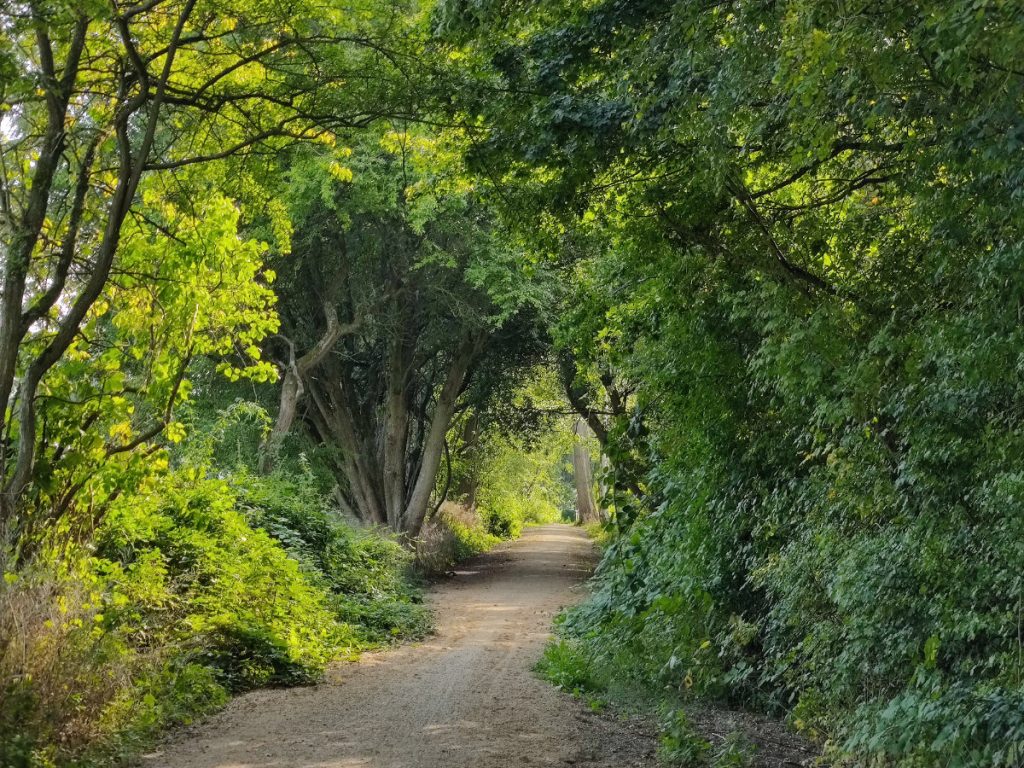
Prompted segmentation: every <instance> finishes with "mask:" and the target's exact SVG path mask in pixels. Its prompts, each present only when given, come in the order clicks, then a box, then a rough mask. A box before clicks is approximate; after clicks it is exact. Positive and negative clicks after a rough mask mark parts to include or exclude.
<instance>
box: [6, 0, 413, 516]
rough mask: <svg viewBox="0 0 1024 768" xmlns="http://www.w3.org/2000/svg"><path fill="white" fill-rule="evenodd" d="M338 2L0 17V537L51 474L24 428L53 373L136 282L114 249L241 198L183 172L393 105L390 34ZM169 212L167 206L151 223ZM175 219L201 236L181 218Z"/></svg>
mask: <svg viewBox="0 0 1024 768" xmlns="http://www.w3.org/2000/svg"><path fill="white" fill-rule="evenodd" d="M349 6H350V4H346V5H345V6H344V7H341V6H338V5H336V4H334V3H332V2H318V1H317V0H310V2H306V3H302V4H300V5H299V6H296V5H295V4H292V5H290V6H289V7H288V8H287V9H284V8H281V7H276V6H274V7H272V6H268V5H258V4H252V3H247V2H243V1H242V0H239V2H228V3H224V2H216V1H213V0H211V1H207V0H148V1H147V2H139V3H133V4H125V5H122V4H118V3H110V4H109V5H108V4H107V3H102V2H101V3H92V4H88V3H87V4H85V5H83V4H81V3H68V2H63V1H62V0H57V1H55V2H45V3H44V2H37V1H36V0H28V1H26V2H16V3H14V4H8V5H6V6H5V8H4V10H3V11H2V12H0V28H2V29H3V34H2V39H0V70H2V71H3V73H4V77H3V78H0V99H2V112H0V114H2V128H0V150H2V160H3V162H2V167H0V171H2V173H0V243H2V248H3V275H2V281H3V282H2V296H0V403H3V404H5V406H6V408H5V409H4V410H2V411H0V434H2V436H3V444H4V449H3V450H2V451H0V483H2V493H0V524H2V525H3V527H4V528H9V527H10V526H12V525H13V524H14V522H15V517H16V515H17V512H18V509H19V505H20V504H21V503H22V500H23V497H24V496H25V494H26V492H27V491H28V490H30V489H32V488H33V486H36V485H38V482H37V481H38V479H39V478H38V469H39V461H40V457H41V454H42V453H43V452H46V451H49V452H51V453H53V454H55V455H56V457H57V460H58V461H59V460H60V459H61V458H63V459H64V460H65V464H66V447H65V448H63V449H62V448H60V447H59V445H60V443H61V440H62V438H61V437H59V436H57V435H55V434H53V433H52V429H51V430H50V431H46V430H43V431H41V430H40V426H39V420H40V414H39V408H40V405H41V398H43V397H48V396H49V395H47V394H46V392H47V390H48V388H50V387H51V386H52V383H51V380H52V379H54V377H55V376H58V374H57V373H55V370H56V367H58V366H59V364H61V363H62V362H63V361H66V360H68V359H69V356H70V357H74V356H76V355H79V356H80V355H82V354H85V352H84V351H83V350H84V347H85V346H89V342H88V341H87V340H85V339H84V338H83V337H84V335H85V334H86V330H87V328H93V329H95V326H96V318H97V317H98V316H101V315H103V314H104V312H105V309H103V307H105V306H106V300H105V297H109V293H110V290H109V289H110V286H111V285H112V281H129V282H132V281H134V282H135V283H136V284H137V285H139V286H141V287H143V288H144V286H145V284H146V283H147V277H145V276H144V274H145V273H146V270H145V269H144V268H143V269H142V272H140V271H138V266H139V265H136V264H133V265H132V266H131V267H129V266H128V265H127V264H125V263H122V262H123V258H122V257H123V254H125V253H126V249H125V247H124V246H125V238H126V236H129V235H130V236H132V237H138V238H139V239H140V240H141V239H147V238H150V239H152V241H153V247H157V248H159V246H158V245H156V241H158V240H164V241H165V243H166V244H178V245H186V244H187V242H188V241H189V239H190V237H191V236H190V235H189V234H188V233H181V232H178V231H176V230H175V228H174V227H175V225H178V224H181V223H182V221H183V220H184V219H185V218H186V214H185V212H186V211H187V210H188V207H189V204H190V202H194V201H195V197H194V196H195V195H198V196H199V198H200V199H202V198H203V197H204V196H209V195H213V199H217V194H216V193H215V192H213V191H212V188H211V184H212V183H214V182H216V181H220V182H224V183H225V184H226V185H228V186H231V185H232V184H235V187H234V188H235V189H236V191H238V193H239V194H240V195H241V194H242V193H243V192H242V190H243V187H241V186H240V185H237V182H238V180H239V179H241V178H244V177H245V174H243V173H240V171H241V169H242V168H244V165H237V166H236V169H237V170H236V173H235V174H234V175H233V176H232V177H228V176H224V175H222V174H221V175H218V174H217V173H216V172H213V173H211V175H210V176H209V177H208V178H202V177H200V176H199V175H198V174H193V173H191V171H192V170H193V169H196V168H198V167H205V166H209V165H211V164H213V163H215V162H217V161H222V162H223V161H225V160H229V159H234V160H235V161H236V162H238V163H243V162H244V161H245V160H246V159H248V158H253V159H255V158H257V157H258V156H259V155H261V154H263V153H266V152H273V151H276V150H277V149H279V148H280V147H281V146H282V143H284V142H287V141H292V140H297V139H308V138H312V137H315V136H323V135H325V134H326V133H327V132H329V131H330V130H332V129H337V128H339V127H342V126H349V127H350V126H355V125H363V124H366V123H368V122H369V121H371V120H373V119H374V118H375V117H376V116H377V115H379V114H381V113H382V112H388V111H391V112H395V113H399V112H402V111H404V110H406V109H407V108H408V107H407V104H408V101H407V100H406V99H405V98H404V97H400V96H399V94H400V88H399V86H401V84H402V83H403V82H404V81H403V79H402V78H401V77H400V76H398V75H397V74H394V79H393V80H390V79H389V77H390V76H391V75H389V73H392V74H393V73H396V72H397V70H396V67H395V66H394V64H393V62H395V61H397V56H398V54H395V55H390V54H387V53H386V52H385V47H386V45H387V39H386V37H385V31H386V30H388V29H391V30H394V31H395V32H396V34H397V29H398V27H399V26H400V25H398V24H396V18H395V17H394V16H393V15H392V16H391V17H387V16H386V15H383V14H379V13H377V14H373V15H370V16H367V15H365V14H358V13H356V14H350V7H349ZM374 7H376V6H374ZM370 65H373V66H374V67H375V71H377V72H379V73H380V78H379V79H378V80H377V81H374V82H373V83H369V82H368V81H367V80H366V79H364V78H362V77H360V76H359V74H360V73H361V72H363V71H365V68H366V67H367V66H370ZM147 195H148V196H149V197H148V199H147ZM190 198H191V199H190ZM167 205H170V206H172V207H174V206H176V207H177V208H178V209H179V211H177V212H175V213H172V214H170V215H169V216H165V215H163V214H164V211H163V210H162V209H161V206H167ZM194 207H195V208H196V209H202V208H203V205H202V204H199V205H196V206H194ZM236 220H237V217H236ZM188 221H189V226H192V225H194V226H196V227H201V226H202V222H200V221H199V220H198V218H196V217H195V216H192V217H191V218H189V219H188ZM217 236H218V237H230V236H231V235H230V234H229V233H227V232H224V231H221V232H220V233H219V234H218V235H217ZM163 253H164V254H169V255H174V249H173V248H169V249H167V250H164V251H163ZM187 262H188V260H187V259H186V260H183V262H179V263H180V264H181V266H182V267H183V268H184V269H185V273H175V274H168V273H167V270H168V269H169V268H170V264H171V263H174V262H173V259H172V260H171V261H164V262H161V267H158V268H157V269H156V270H154V271H153V272H152V273H151V274H149V275H148V277H149V279H150V280H151V281H160V280H171V281H180V282H182V283H184V284H187V283H188V282H189V279H190V277H189V270H190V269H192V265H190V264H188V263H187ZM224 266H227V263H225V264H224ZM243 274H244V273H243ZM153 284H154V285H156V284H158V283H153ZM261 301H262V300H261ZM196 306H198V305H196ZM185 322H186V325H187V324H188V322H189V321H187V320H186V321H185ZM115 326H116V322H115ZM223 330H224V332H225V333H228V332H230V326H225V327H224V329H223ZM263 330H264V331H265V330H266V327H264V329H263ZM186 335H188V334H187V333H186ZM244 335H245V334H243V336H244ZM258 335H259V334H256V333H253V334H249V338H247V339H246V338H242V339H240V341H241V342H242V348H243V349H244V348H246V347H248V348H249V352H248V353H247V354H244V355H243V357H248V359H249V360H250V361H256V360H258V348H257V347H256V346H254V345H253V344H252V341H253V340H254V339H255V337H256V336H258ZM95 341H97V343H101V342H99V340H95ZM102 343H107V344H110V343H114V342H112V341H110V340H109V339H108V340H106V342H102ZM83 344H84V346H83ZM76 348H77V350H78V351H77V352H76V351H74V350H75V349H76ZM195 351H196V350H195V349H194V348H193V345H191V344H189V343H183V344H181V345H179V346H178V347H177V348H176V354H178V355H179V358H180V359H179V360H178V361H177V362H176V363H173V364H171V366H170V369H167V368H166V367H161V369H160V370H159V371H158V372H157V373H158V378H160V380H161V381H164V382H166V381H169V382H170V385H169V386H164V385H163V384H160V385H157V384H155V383H154V382H152V381H150V380H148V379H147V390H148V391H149V392H150V393H155V392H159V393H162V395H164V396H165V397H166V402H165V403H164V404H163V405H162V406H161V407H160V408H159V410H160V411H161V412H162V413H163V416H161V417H160V418H156V419H154V420H152V421H150V422H144V421H143V422H141V423H132V422H131V421H130V420H129V421H128V422H127V424H128V425H129V426H128V427H126V428H125V430H124V431H123V433H121V434H119V439H118V440H117V441H115V443H114V444H112V445H111V446H110V450H111V451H113V452H115V453H120V452H130V451H134V450H136V449H142V450H145V446H146V444H147V442H148V441H149V440H150V439H151V438H153V437H154V436H156V435H157V434H158V433H159V432H160V430H161V429H162V428H163V427H164V426H165V425H166V424H167V423H168V422H169V419H170V413H171V409H172V408H173V405H174V402H175V401H176V400H177V399H179V398H180V397H182V396H183V394H184V391H185V390H184V388H183V387H182V386H181V382H182V380H183V378H184V374H185V369H186V368H187V363H188V360H189V358H190V357H191V355H192V354H193V353H195ZM245 367H246V364H245V363H243V364H242V368H243V369H244V368H245ZM239 370H241V369H239ZM259 370H261V371H262V372H263V373H262V374H261V375H263V374H265V373H266V368H260V369H259ZM151 373H154V372H153V371H151ZM126 396H129V399H131V398H130V393H128V392H124V391H116V392H104V393H101V394H98V395H96V397H97V398H99V400H100V401H109V400H110V399H111V398H122V399H123V398H125V397H126ZM81 411H82V414H83V415H82V416H81V418H83V419H85V421H86V423H91V421H90V420H91V419H94V418H95V417H93V416H91V415H90V407H88V406H86V407H84V408H83V409H81ZM50 427H52V423H51V424H50ZM52 458H53V457H51V459H52ZM77 483H78V481H76V482H74V483H72V486H74V485H76V484H77Z"/></svg>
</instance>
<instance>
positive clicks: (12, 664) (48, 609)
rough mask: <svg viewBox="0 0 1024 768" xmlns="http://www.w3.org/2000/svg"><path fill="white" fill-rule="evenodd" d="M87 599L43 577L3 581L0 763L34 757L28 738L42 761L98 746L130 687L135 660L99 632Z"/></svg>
mask: <svg viewBox="0 0 1024 768" xmlns="http://www.w3.org/2000/svg"><path fill="white" fill-rule="evenodd" d="M89 598H90V596H89V594H88V590H86V589H85V588H84V587H83V586H81V585H78V584H74V583H73V582H65V581H61V580H58V579H55V578H53V577H52V576H50V575H47V574H35V573H31V574H22V575H20V576H19V578H17V579H16V580H15V579H11V578H10V577H9V578H8V580H5V581H4V582H3V583H0V764H5V765H6V764H14V765H17V764H19V762H21V761H22V760H24V759H25V758H26V757H27V755H26V753H29V752H33V751H35V750H34V749H33V745H32V744H29V743H28V739H29V738H30V737H31V738H32V740H33V741H34V742H35V744H47V745H48V748H47V749H46V750H45V757H47V758H48V757H52V755H53V754H55V753H63V754H75V753H77V752H79V751H80V750H81V749H83V748H85V746H86V745H89V744H93V743H95V742H96V740H97V739H98V738H99V737H100V736H101V717H102V714H103V712H104V710H105V709H106V707H107V705H108V704H109V703H110V702H111V701H113V700H114V698H115V697H116V696H117V694H118V693H119V692H120V691H122V690H124V689H125V688H126V687H127V686H129V685H130V662H131V660H132V656H133V655H132V654H131V653H130V652H128V651H127V650H126V649H125V648H124V646H123V645H121V644H120V643H118V642H117V640H116V638H113V637H111V636H110V635H109V634H107V633H104V632H102V631H101V629H100V627H99V623H100V620H101V619H102V616H101V615H100V613H99V608H98V607H97V606H96V605H94V604H93V603H92V602H90V599H89ZM12 751H13V752H15V754H14V755H11V754H7V753H8V752H12ZM19 751H20V752H21V753H22V754H17V753H18V752H19ZM43 757H44V756H43V755H42V754H39V753H38V752H37V751H36V758H37V759H39V758H43Z"/></svg>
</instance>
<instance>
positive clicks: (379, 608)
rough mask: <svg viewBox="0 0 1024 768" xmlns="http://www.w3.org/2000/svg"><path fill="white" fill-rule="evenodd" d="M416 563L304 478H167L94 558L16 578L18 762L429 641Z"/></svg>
mask: <svg viewBox="0 0 1024 768" xmlns="http://www.w3.org/2000/svg"><path fill="white" fill-rule="evenodd" d="M67 563H74V564H76V568H77V570H76V571H74V572H68V571H67ZM409 565H410V555H409V554H408V553H407V552H406V551H405V550H404V549H403V548H402V547H401V546H400V545H398V544H397V543H395V542H394V541H392V540H391V539H390V538H387V537H385V536H383V535H381V534H378V533H374V532H370V531H356V530H354V529H352V528H350V527H348V526H346V525H344V524H343V523H342V522H340V521H339V520H336V519H332V516H331V513H330V512H329V511H327V508H326V506H325V504H324V499H323V498H322V497H320V496H319V495H318V494H317V492H316V491H315V489H314V487H313V485H312V484H311V483H310V482H308V479H303V478H302V477H301V476H300V477H299V478H298V479H297V480H294V481H293V480H289V479H287V478H283V477H270V478H257V477H253V476H251V475H249V474H247V473H245V472H239V473H237V474H234V475H232V476H231V477H230V478H229V479H217V478H213V477H210V476H209V475H208V473H207V472H206V471H205V470H203V469H201V468H195V467H189V466H185V467H181V468H179V469H178V470H176V471H174V472H172V473H170V474H166V475H161V476H157V477H154V478H151V479H150V480H149V481H147V482H146V483H145V485H144V486H143V487H141V488H139V489H137V492H136V493H134V494H131V495H126V496H123V497H121V498H120V499H119V500H117V501H116V502H115V503H114V504H113V505H112V506H111V508H110V509H109V511H108V512H107V514H106V515H105V516H104V518H103V520H102V522H101V524H100V525H99V527H98V528H97V530H96V531H95V535H94V538H93V545H92V552H91V553H90V554H86V553H84V552H81V551H73V552H69V551H66V550H65V551H63V552H57V551H56V550H53V551H52V552H50V551H49V550H47V554H45V556H44V555H40V556H39V557H38V558H37V560H36V563H35V564H34V565H33V566H32V567H31V568H30V569H28V570H24V569H22V570H20V571H18V572H11V573H8V574H7V576H6V582H5V584H4V586H3V587H2V589H0V601H2V605H0V608H2V610H0V713H2V717H0V744H3V745H4V746H3V748H2V749H3V750H4V751H3V754H2V759H0V763H2V764H3V765H11V766H19V765H23V766H35V765H49V764H51V763H55V764H64V763H65V762H67V761H68V760H70V759H77V758H83V757H84V758H88V757H89V756H90V755H93V756H95V757H96V759H98V760H99V759H106V758H108V757H110V756H111V755H116V754H117V753H119V752H131V751H133V750H134V749H135V748H137V747H138V745H140V744H144V743H145V742H146V741H147V740H148V739H150V738H152V736H153V734H154V733H156V732H157V731H159V730H161V729H163V728H166V727H167V726H170V725H174V724H179V723H185V722H190V721H191V720H192V719H193V718H195V717H196V716H198V715H201V714H203V713H204V712H208V711H210V710H211V709H213V708H216V707H217V706H220V705H221V704H222V703H223V702H224V700H225V698H226V696H227V694H228V693H229V692H232V691H239V690H244V689H247V688H252V687H255V686H262V685H268V684H295V683H304V682H308V681H311V680H315V679H316V678H317V677H318V675H319V673H320V672H321V671H322V669H323V667H324V665H325V664H326V663H327V662H328V661H330V660H331V659H333V658H336V657H338V656H351V655H352V654H354V653H356V652H357V651H359V650H360V649H363V648H367V647H370V646H372V645H374V644H377V643H380V642H385V641H388V640H391V639H393V638H396V637H417V636H421V635H422V634H423V633H424V632H425V631H426V629H427V626H428V619H429V616H428V614H427V611H426V609H425V607H424V606H423V605H422V604H421V603H420V602H419V596H418V591H417V590H416V589H415V587H414V586H413V585H412V580H411V574H410V573H409V571H408V568H409Z"/></svg>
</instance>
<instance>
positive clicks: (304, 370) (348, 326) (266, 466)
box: [259, 301, 360, 474]
mask: <svg viewBox="0 0 1024 768" xmlns="http://www.w3.org/2000/svg"><path fill="white" fill-rule="evenodd" d="M323 312H324V317H325V318H326V320H327V330H326V331H324V334H323V335H322V336H321V337H320V338H319V339H318V340H317V342H316V344H314V345H313V347H312V349H310V350H309V351H308V352H306V353H305V354H304V355H302V356H301V357H299V358H296V357H295V343H294V342H293V341H292V340H291V339H288V338H285V337H283V336H282V337H281V338H282V339H284V341H285V342H286V343H287V344H288V363H287V365H285V366H284V379H283V381H282V384H281V397H280V403H279V406H278V409H277V419H276V420H275V421H274V426H273V427H272V428H271V430H270V434H269V435H267V439H266V441H265V442H264V443H263V446H262V448H261V450H260V465H259V470H260V472H261V473H263V474H269V473H270V472H271V471H273V469H274V462H275V461H276V459H277V454H278V452H279V451H280V450H281V444H282V442H284V438H285V436H286V435H287V434H288V432H289V431H291V428H292V424H293V423H294V422H295V414H296V412H297V410H298V404H299V400H300V399H301V398H302V395H303V394H305V391H306V385H305V381H306V377H307V376H308V375H309V372H310V371H311V370H313V369H314V368H315V367H316V366H318V365H319V364H320V363H321V362H323V360H324V358H325V357H326V356H327V354H328V353H329V352H330V351H331V350H332V349H334V345H335V344H337V342H338V340H339V339H340V338H341V337H342V336H346V335H348V334H350V333H355V331H356V330H357V329H358V328H359V325H360V321H359V320H358V319H357V320H354V321H352V322H351V323H344V324H343V323H341V322H339V321H338V311H337V309H336V308H335V307H334V304H332V303H331V302H330V301H325V302H324V304H323Z"/></svg>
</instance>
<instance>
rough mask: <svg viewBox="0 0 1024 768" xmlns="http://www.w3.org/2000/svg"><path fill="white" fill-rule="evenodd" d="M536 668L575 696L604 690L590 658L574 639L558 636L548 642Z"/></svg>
mask: <svg viewBox="0 0 1024 768" xmlns="http://www.w3.org/2000/svg"><path fill="white" fill-rule="evenodd" d="M536 669H537V672H538V673H540V675H541V676H542V677H544V679H546V680H548V681H549V682H550V683H552V684H553V685H555V686H556V687H558V688H561V689H562V690H563V691H566V692H568V693H571V694H573V695H574V696H581V695H583V694H588V693H600V692H601V691H602V690H603V686H602V685H601V684H600V683H599V682H598V681H597V680H596V679H595V678H594V676H593V671H592V664H591V661H590V659H589V658H587V656H586V654H585V653H584V651H583V649H582V648H581V646H580V645H579V644H578V643H575V642H573V641H572V640H568V639H565V638H558V639H556V640H554V641H552V642H550V643H548V645H547V646H545V648H544V655H543V656H542V657H541V659H540V661H538V662H537V668H536Z"/></svg>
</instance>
